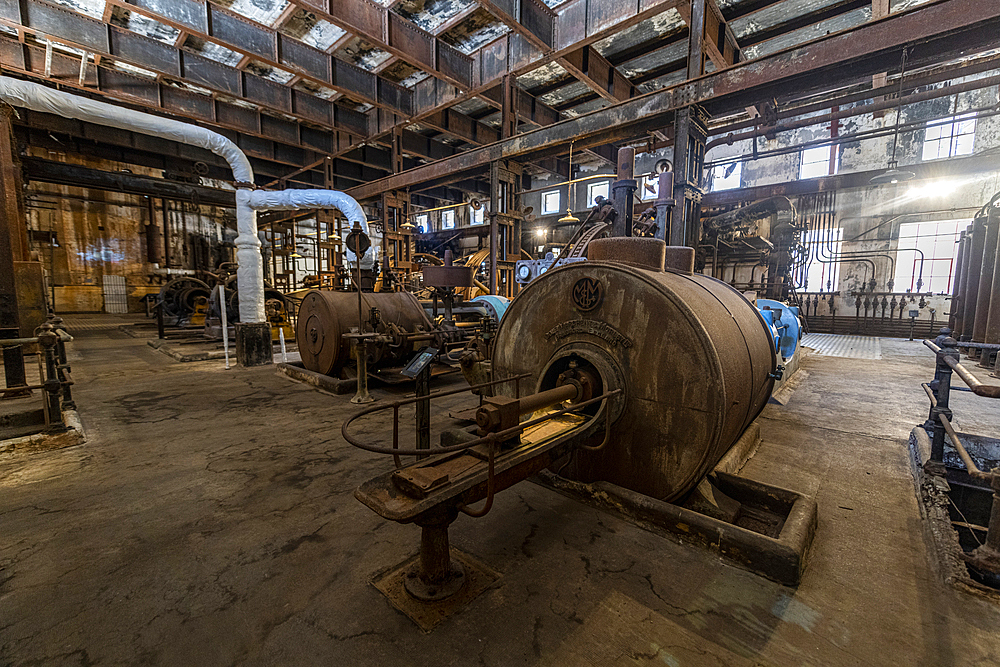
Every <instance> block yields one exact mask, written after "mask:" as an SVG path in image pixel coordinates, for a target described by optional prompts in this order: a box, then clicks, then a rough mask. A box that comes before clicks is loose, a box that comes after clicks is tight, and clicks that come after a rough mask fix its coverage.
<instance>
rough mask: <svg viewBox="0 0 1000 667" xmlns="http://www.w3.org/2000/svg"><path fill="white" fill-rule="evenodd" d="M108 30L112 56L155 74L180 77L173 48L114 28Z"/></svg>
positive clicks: (177, 60)
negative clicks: (152, 71) (155, 72)
mask: <svg viewBox="0 0 1000 667" xmlns="http://www.w3.org/2000/svg"><path fill="white" fill-rule="evenodd" d="M109 30H110V34H111V53H112V54H113V55H115V56H118V57H119V58H121V59H123V60H127V61H128V62H130V63H133V64H135V65H141V66H143V67H147V68H149V69H152V70H156V71H157V72H163V73H167V74H173V75H174V76H180V75H181V64H180V58H179V56H178V55H177V53H178V52H177V49H175V48H174V47H173V46H170V45H168V44H164V43H163V42H158V41H156V40H155V39H150V38H149V37H143V36H142V35H137V34H135V33H134V32H129V31H127V30H122V29H121V28H116V27H114V26H111V27H110V28H109Z"/></svg>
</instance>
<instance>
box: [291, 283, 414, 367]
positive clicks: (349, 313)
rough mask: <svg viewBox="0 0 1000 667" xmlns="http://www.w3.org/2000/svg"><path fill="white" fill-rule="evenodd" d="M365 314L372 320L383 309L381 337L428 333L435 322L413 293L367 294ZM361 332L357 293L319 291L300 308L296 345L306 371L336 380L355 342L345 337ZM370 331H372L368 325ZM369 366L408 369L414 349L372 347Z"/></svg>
mask: <svg viewBox="0 0 1000 667" xmlns="http://www.w3.org/2000/svg"><path fill="white" fill-rule="evenodd" d="M361 301H362V312H363V314H364V317H365V318H366V319H367V318H368V316H369V313H370V312H371V309H372V308H378V310H379V315H380V318H381V321H382V324H381V325H380V327H379V329H378V333H390V331H389V329H390V328H392V327H393V325H394V327H397V328H399V329H401V330H405V331H407V332H410V333H413V332H416V331H423V332H429V331H430V330H431V328H432V325H431V322H430V320H429V319H428V317H427V314H426V313H425V312H424V309H423V307H421V305H420V302H419V301H417V299H416V297H415V296H413V295H412V294H410V293H409V292H362V294H361ZM357 327H358V293H357V292H333V291H328V290H314V291H312V292H309V293H308V294H306V296H305V298H304V299H302V305H301V306H299V314H298V322H297V324H296V326H295V340H296V343H297V344H298V346H299V353H300V354H301V355H302V363H303V365H304V366H305V367H306V368H307V369H309V370H311V371H315V372H317V373H323V374H324V375H336V374H337V373H338V372H339V371H340V369H341V368H342V367H343V366H344V365H345V364H346V363H347V362H348V361H349V360H350V357H351V345H350V339H347V338H344V334H347V333H350V332H351V330H352V329H355V330H356V329H357ZM365 329H366V330H367V331H369V332H370V331H371V329H370V327H369V325H367V324H366V325H365ZM367 349H368V356H369V361H370V363H388V362H397V363H399V364H403V363H405V362H406V360H407V359H408V358H409V356H410V355H411V353H412V352H413V348H412V346H409V345H394V344H391V343H369V344H368V345H367Z"/></svg>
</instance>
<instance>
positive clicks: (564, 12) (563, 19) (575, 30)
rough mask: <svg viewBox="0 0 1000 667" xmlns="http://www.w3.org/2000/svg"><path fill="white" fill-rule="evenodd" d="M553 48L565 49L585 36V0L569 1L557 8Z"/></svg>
mask: <svg viewBox="0 0 1000 667" xmlns="http://www.w3.org/2000/svg"><path fill="white" fill-rule="evenodd" d="M555 33H556V34H555V40H554V41H555V47H556V48H557V49H565V48H566V47H568V46H571V45H573V44H575V43H577V42H579V41H580V40H581V39H583V38H584V37H586V36H587V0H570V1H569V2H567V3H565V4H563V5H561V6H560V7H559V12H558V16H557V17H556V22H555Z"/></svg>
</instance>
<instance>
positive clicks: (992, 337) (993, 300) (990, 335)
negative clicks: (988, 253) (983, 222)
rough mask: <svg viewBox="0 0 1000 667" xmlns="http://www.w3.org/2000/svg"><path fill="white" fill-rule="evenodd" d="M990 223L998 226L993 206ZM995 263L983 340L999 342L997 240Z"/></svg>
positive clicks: (998, 213) (998, 212)
mask: <svg viewBox="0 0 1000 667" xmlns="http://www.w3.org/2000/svg"><path fill="white" fill-rule="evenodd" d="M989 224H990V225H993V226H994V227H997V228H1000V210H997V208H996V207H995V206H994V207H993V208H992V210H991V212H990V221H989ZM995 261H996V264H995V265H994V267H993V282H992V283H991V284H990V287H989V291H990V305H989V310H988V312H987V314H986V330H985V332H984V334H983V342H984V343H990V344H994V345H995V344H998V343H1000V242H998V248H997V255H996V258H995Z"/></svg>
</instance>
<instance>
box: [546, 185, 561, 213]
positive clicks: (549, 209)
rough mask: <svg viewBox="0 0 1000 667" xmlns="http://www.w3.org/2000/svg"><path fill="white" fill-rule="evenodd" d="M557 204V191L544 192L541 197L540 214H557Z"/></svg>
mask: <svg viewBox="0 0 1000 667" xmlns="http://www.w3.org/2000/svg"><path fill="white" fill-rule="evenodd" d="M559 203H560V202H559V191H558V190H553V191H552V192H546V193H545V194H543V195H542V214H543V215H547V214H549V213H558V212H559V208H560V206H559Z"/></svg>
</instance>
